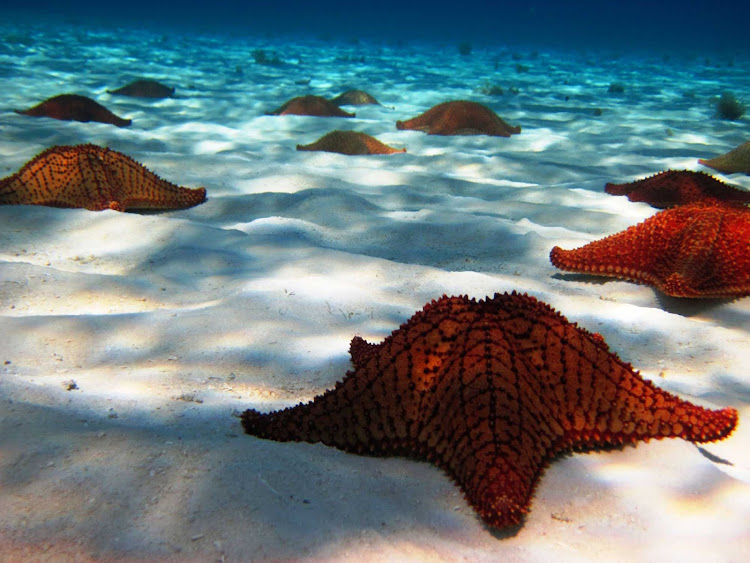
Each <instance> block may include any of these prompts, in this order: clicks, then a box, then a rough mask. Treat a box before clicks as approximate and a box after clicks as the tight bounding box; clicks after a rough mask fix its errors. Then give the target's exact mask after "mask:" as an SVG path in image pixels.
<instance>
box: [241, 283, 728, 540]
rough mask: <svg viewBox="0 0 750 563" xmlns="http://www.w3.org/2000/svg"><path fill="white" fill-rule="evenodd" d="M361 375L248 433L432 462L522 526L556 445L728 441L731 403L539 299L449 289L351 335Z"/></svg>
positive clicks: (250, 414) (488, 511)
mask: <svg viewBox="0 0 750 563" xmlns="http://www.w3.org/2000/svg"><path fill="white" fill-rule="evenodd" d="M350 351H351V357H352V363H353V364H354V371H350V372H349V373H348V374H347V376H346V377H345V378H344V380H343V381H342V382H339V383H337V384H336V387H335V389H333V390H329V391H327V392H326V393H325V394H324V395H321V396H318V397H316V398H315V399H314V400H313V401H312V402H310V403H307V404H300V405H297V406H296V407H291V408H288V409H285V410H281V411H276V412H272V413H269V414H261V413H259V412H258V411H255V410H247V411H245V412H244V413H243V415H242V424H243V426H244V429H245V431H246V432H247V433H248V434H252V435H255V436H258V437H261V438H267V439H272V440H278V441H307V442H323V443H324V444H327V445H329V446H334V447H336V448H339V449H342V450H346V451H349V452H355V453H364V454H370V455H380V456H386V455H407V456H411V457H414V458H420V459H425V460H428V461H431V462H433V463H435V464H436V465H438V466H439V467H441V468H442V469H443V470H445V471H446V472H447V473H448V474H449V475H450V476H451V477H452V478H453V479H454V480H455V481H456V482H457V483H458V485H459V486H460V487H461V488H462V489H463V491H464V493H465V495H466V498H467V500H468V501H469V503H470V504H471V505H472V506H473V507H474V508H475V509H476V511H477V512H478V513H479V515H480V516H481V517H482V518H483V519H484V521H485V522H486V523H487V524H489V525H490V526H496V527H501V528H502V527H505V526H510V525H516V524H519V523H520V522H521V520H522V518H523V515H524V514H526V513H527V512H528V511H529V506H530V503H531V497H532V494H533V491H534V488H535V486H536V484H537V482H538V481H539V478H540V476H541V474H542V472H543V471H544V468H545V467H546V466H547V465H548V463H549V462H550V461H551V460H552V459H553V458H554V457H555V456H557V455H558V454H560V453H563V452H568V451H573V450H582V451H585V450H592V449H597V448H607V447H611V446H616V445H620V444H628V443H636V442H637V441H639V440H643V441H648V440H649V439H651V438H654V439H661V438H672V437H679V438H684V439H686V440H690V441H692V442H707V441H713V440H720V439H722V438H724V437H726V436H728V435H729V434H730V433H731V432H732V430H733V429H734V427H735V426H736V424H737V411H736V410H734V409H732V408H725V409H723V410H709V409H705V408H703V407H700V406H696V405H693V404H691V403H689V402H687V401H683V400H681V399H680V398H679V397H677V396H675V395H672V394H670V393H668V392H666V391H663V390H661V389H659V388H658V387H656V386H655V385H654V384H652V383H651V382H649V381H646V380H644V379H642V378H641V377H640V376H639V374H638V373H637V372H635V371H634V370H633V369H632V367H631V366H630V365H629V364H627V363H624V362H623V361H621V360H620V359H619V358H618V357H617V356H616V355H615V354H613V353H611V352H610V351H609V349H608V347H607V345H606V344H605V342H604V340H603V339H602V337H601V336H600V335H598V334H592V333H589V332H587V331H586V330H584V329H582V328H579V327H578V326H576V325H575V324H571V323H569V322H568V321H567V319H566V318H565V317H563V316H562V315H560V314H559V313H557V312H556V311H555V310H554V309H552V308H551V307H550V306H548V305H547V304H545V303H542V302H540V301H537V300H536V299H535V298H533V297H530V296H527V295H520V294H517V293H515V292H514V293H513V294H507V293H506V294H504V295H500V294H496V295H495V296H494V298H492V299H487V300H482V301H475V300H473V299H469V298H468V297H445V296H443V297H442V298H441V299H440V300H438V301H433V302H432V303H429V304H427V305H426V306H425V308H424V309H423V310H422V311H420V312H418V313H416V314H415V315H414V316H413V317H412V318H411V319H410V320H409V321H408V322H407V323H405V324H404V325H402V326H401V327H400V328H399V329H398V330H396V331H395V332H393V334H392V335H391V336H389V337H388V338H386V339H385V340H384V341H383V342H382V343H380V344H369V343H367V342H365V341H364V340H363V339H361V338H359V337H355V338H354V339H353V340H352V342H351V348H350Z"/></svg>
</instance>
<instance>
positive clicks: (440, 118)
mask: <svg viewBox="0 0 750 563" xmlns="http://www.w3.org/2000/svg"><path fill="white" fill-rule="evenodd" d="M396 128H397V129H415V130H417V131H423V132H425V133H427V134H428V135H492V136H494V137H510V136H511V134H515V133H520V132H521V127H520V126H515V127H513V126H511V125H508V124H507V123H505V121H503V120H502V119H501V118H500V116H498V115H497V114H496V113H495V112H494V111H492V110H491V109H490V108H488V107H486V106H483V105H482V104H479V103H477V102H466V101H454V102H444V103H442V104H439V105H436V106H434V107H432V108H430V109H428V110H427V111H426V112H424V113H423V114H421V115H418V116H417V117H414V118H412V119H409V120H408V121H397V122H396Z"/></svg>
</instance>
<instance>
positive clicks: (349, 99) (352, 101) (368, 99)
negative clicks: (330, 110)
mask: <svg viewBox="0 0 750 563" xmlns="http://www.w3.org/2000/svg"><path fill="white" fill-rule="evenodd" d="M331 102H332V103H334V104H336V105H337V106H367V105H380V102H379V101H377V100H376V99H375V98H374V97H373V96H371V95H370V94H368V93H367V92H365V91H364V90H347V91H346V92H344V93H343V94H339V95H338V96H336V97H335V98H333V99H332V100H331Z"/></svg>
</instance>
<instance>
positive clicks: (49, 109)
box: [16, 94, 132, 127]
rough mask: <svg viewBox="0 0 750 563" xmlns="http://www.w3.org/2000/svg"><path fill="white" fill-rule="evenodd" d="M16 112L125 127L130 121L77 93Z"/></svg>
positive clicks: (53, 98)
mask: <svg viewBox="0 0 750 563" xmlns="http://www.w3.org/2000/svg"><path fill="white" fill-rule="evenodd" d="M16 113H20V114H22V115H30V116H32V117H51V118H53V119H61V120H63V121H82V122H84V123H86V122H89V121H98V122H100V123H110V124H112V125H117V126H118V127H127V126H128V125H130V124H131V123H132V121H131V120H130V119H123V118H122V117H118V116H116V115H115V114H114V113H112V112H111V111H109V110H108V109H107V108H105V107H104V106H103V105H101V104H100V103H97V102H95V101H94V100H92V99H91V98H87V97H86V96H79V95H77V94H60V95H59V96H54V97H52V98H49V99H47V100H44V101H43V102H42V103H40V104H37V105H35V106H34V107H32V108H29V109H26V110H16Z"/></svg>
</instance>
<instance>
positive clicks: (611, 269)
mask: <svg viewBox="0 0 750 563" xmlns="http://www.w3.org/2000/svg"><path fill="white" fill-rule="evenodd" d="M748 241H750V209H748V208H747V207H745V206H744V205H737V204H735V205H730V204H722V203H718V202H697V203H693V204H690V205H681V206H678V207H673V208H672V209H667V210H665V211H661V212H659V213H657V214H656V215H654V216H653V217H649V218H648V219H646V220H645V221H644V222H643V223H640V224H638V225H635V226H633V227H630V228H628V229H627V230H625V231H622V232H620V233H617V234H614V235H611V236H608V237H606V238H604V239H601V240H596V241H594V242H591V243H589V244H587V245H585V246H582V247H581V248H576V249H574V250H563V249H562V248H560V247H559V246H555V247H554V248H553V249H552V252H550V260H551V262H552V264H554V265H555V266H556V267H557V268H560V269H561V270H567V271H570V272H578V273H582V274H594V275H600V276H610V277H615V278H622V279H627V280H631V281H635V282H642V283H646V284H649V285H652V286H654V287H655V288H656V289H658V290H660V291H662V292H664V293H666V294H667V295H672V296H675V297H743V296H746V295H750V246H749V245H748Z"/></svg>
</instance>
